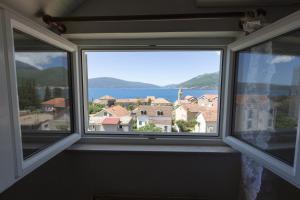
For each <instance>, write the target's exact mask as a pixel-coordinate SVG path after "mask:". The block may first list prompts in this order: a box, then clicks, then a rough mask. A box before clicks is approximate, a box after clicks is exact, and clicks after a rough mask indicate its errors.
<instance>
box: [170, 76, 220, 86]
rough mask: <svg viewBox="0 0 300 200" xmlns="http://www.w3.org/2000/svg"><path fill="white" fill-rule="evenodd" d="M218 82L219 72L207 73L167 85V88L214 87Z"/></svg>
mask: <svg viewBox="0 0 300 200" xmlns="http://www.w3.org/2000/svg"><path fill="white" fill-rule="evenodd" d="M218 83H219V73H218V72H215V73H207V74H201V75H199V76H196V77H194V78H192V79H190V80H187V81H185V82H182V83H179V84H172V85H167V86H165V87H167V88H179V87H182V88H201V89H216V88H217V87H218Z"/></svg>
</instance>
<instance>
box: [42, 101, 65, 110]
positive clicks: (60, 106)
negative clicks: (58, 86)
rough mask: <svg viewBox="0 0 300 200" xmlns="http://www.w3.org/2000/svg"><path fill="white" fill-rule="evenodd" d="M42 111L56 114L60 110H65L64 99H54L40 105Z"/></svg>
mask: <svg viewBox="0 0 300 200" xmlns="http://www.w3.org/2000/svg"><path fill="white" fill-rule="evenodd" d="M41 107H42V110H43V111H44V112H54V111H56V112H58V111H60V110H64V109H66V100H65V98H54V99H50V100H48V101H44V102H42V103H41Z"/></svg>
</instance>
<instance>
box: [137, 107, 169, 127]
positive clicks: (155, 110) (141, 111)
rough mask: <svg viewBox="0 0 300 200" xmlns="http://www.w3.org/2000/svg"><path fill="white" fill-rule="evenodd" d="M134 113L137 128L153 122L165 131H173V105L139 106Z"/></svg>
mask: <svg viewBox="0 0 300 200" xmlns="http://www.w3.org/2000/svg"><path fill="white" fill-rule="evenodd" d="M134 113H135V115H136V120H137V128H138V129H139V128H141V127H143V126H145V125H146V124H149V123H153V124H154V125H155V126H156V127H159V128H161V129H162V131H163V132H171V131H172V106H149V105H147V106H144V105H142V106H138V107H137V108H136V109H135V110H134Z"/></svg>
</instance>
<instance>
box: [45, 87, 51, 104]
mask: <svg viewBox="0 0 300 200" xmlns="http://www.w3.org/2000/svg"><path fill="white" fill-rule="evenodd" d="M49 99H51V91H50V88H49V87H48V86H47V87H46V89H45V96H44V101H48V100H49Z"/></svg>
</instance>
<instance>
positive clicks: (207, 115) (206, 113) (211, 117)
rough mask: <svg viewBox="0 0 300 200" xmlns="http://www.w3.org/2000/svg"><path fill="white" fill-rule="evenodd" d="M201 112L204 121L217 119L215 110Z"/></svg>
mask: <svg viewBox="0 0 300 200" xmlns="http://www.w3.org/2000/svg"><path fill="white" fill-rule="evenodd" d="M201 113H202V115H203V117H204V120H205V121H206V122H216V121H217V118H218V113H217V112H216V111H213V110H210V111H204V112H201Z"/></svg>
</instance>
